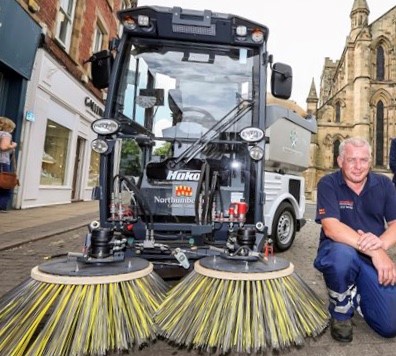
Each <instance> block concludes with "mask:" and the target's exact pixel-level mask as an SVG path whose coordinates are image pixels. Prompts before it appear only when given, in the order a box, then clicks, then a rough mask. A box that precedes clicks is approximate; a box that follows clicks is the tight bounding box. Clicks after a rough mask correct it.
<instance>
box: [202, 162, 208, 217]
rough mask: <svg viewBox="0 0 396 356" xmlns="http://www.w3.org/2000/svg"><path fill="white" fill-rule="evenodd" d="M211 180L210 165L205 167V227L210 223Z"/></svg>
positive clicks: (203, 211)
mask: <svg viewBox="0 0 396 356" xmlns="http://www.w3.org/2000/svg"><path fill="white" fill-rule="evenodd" d="M209 178H210V167H209V164H208V165H206V167H205V196H204V202H203V204H202V223H203V225H206V224H207V223H208V214H207V211H208V208H209V192H210V188H209V184H210V181H209Z"/></svg>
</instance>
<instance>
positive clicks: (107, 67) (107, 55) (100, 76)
mask: <svg viewBox="0 0 396 356" xmlns="http://www.w3.org/2000/svg"><path fill="white" fill-rule="evenodd" d="M88 62H91V76H92V83H93V85H94V86H95V87H96V88H98V89H104V88H107V87H108V86H109V82H110V74H111V67H112V65H113V56H112V54H111V52H110V51H109V50H103V51H100V52H97V53H94V54H93V55H92V56H91V58H90V59H89V60H88Z"/></svg>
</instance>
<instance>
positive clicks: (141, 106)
mask: <svg viewBox="0 0 396 356" xmlns="http://www.w3.org/2000/svg"><path fill="white" fill-rule="evenodd" d="M118 17H119V19H120V21H121V23H122V25H123V34H122V37H121V38H120V39H119V40H117V41H111V44H112V45H111V49H110V50H109V51H103V52H100V53H95V54H94V55H93V56H92V57H91V58H90V61H91V66H92V80H93V82H94V84H95V85H96V86H97V87H98V88H101V89H104V88H106V89H107V91H106V93H107V98H106V106H105V110H104V115H103V117H101V118H99V119H98V120H96V121H94V122H93V123H92V129H93V130H94V131H95V132H96V133H97V138H96V139H95V140H94V141H93V142H92V148H93V150H94V151H96V152H97V153H96V154H97V155H98V156H97V157H100V172H99V173H100V174H99V184H98V186H97V188H96V189H94V196H95V198H96V199H98V200H99V219H98V220H97V221H93V222H92V223H91V224H90V225H89V231H88V233H87V234H86V237H85V239H84V246H83V249H82V251H80V252H69V253H68V254H67V255H65V256H64V257H59V258H54V259H50V260H48V261H45V262H43V263H42V264H40V265H38V266H36V267H34V268H33V269H32V270H31V274H30V278H29V279H28V280H26V281H25V282H24V283H22V284H21V285H19V286H17V287H16V288H15V289H13V290H11V291H10V292H8V293H7V294H6V295H5V296H4V297H2V298H1V299H0V325H1V326H2V327H1V328H0V354H1V355H59V356H68V355H106V354H108V352H110V351H115V352H116V353H120V352H121V350H134V349H135V348H141V347H143V346H145V345H149V344H150V343H151V341H153V340H155V339H156V338H157V337H158V336H161V337H163V338H165V339H166V340H168V341H170V342H172V344H173V345H178V347H179V346H186V347H188V348H196V349H200V350H203V351H209V352H211V354H213V352H216V354H227V353H229V352H230V351H236V352H243V353H244V354H250V353H259V352H260V353H261V352H266V351H267V350H272V349H276V350H279V349H288V348H289V347H290V346H293V345H302V344H303V342H304V339H305V338H306V337H316V336H317V335H319V334H320V333H322V332H323V330H324V329H325V328H326V326H327V325H328V321H329V315H328V312H327V310H326V307H325V304H324V303H323V301H322V300H321V299H320V298H319V297H318V296H317V295H316V294H315V292H314V291H313V290H312V289H311V288H310V287H309V286H308V285H307V284H306V283H304V281H303V280H302V279H301V278H300V277H299V276H298V275H297V274H296V273H295V272H294V265H293V264H292V263H291V262H289V261H287V260H286V259H284V258H282V257H280V256H279V255H280V254H276V255H273V254H272V252H273V249H274V250H276V249H277V250H280V251H283V250H287V249H288V248H289V247H290V246H291V245H292V243H293V239H294V237H295V233H296V231H297V230H298V229H299V228H301V226H302V225H303V214H304V207H305V200H304V180H303V178H302V177H301V176H300V173H301V171H302V170H303V169H305V168H306V167H307V166H308V157H309V145H310V138H311V134H312V133H315V132H316V123H315V120H313V119H311V118H303V117H301V116H299V115H297V114H296V113H295V112H294V111H292V110H290V109H287V108H285V107H283V106H279V105H269V103H268V100H267V94H266V92H267V76H268V74H267V73H268V72H269V70H271V78H270V84H271V85H270V88H271V92H272V95H273V96H274V97H276V98H280V99H287V98H289V96H290V94H291V86H292V70H291V68H290V66H288V65H285V64H282V63H273V61H272V56H270V55H269V54H268V52H267V47H266V46H267V39H268V29H267V28H266V27H265V26H263V25H260V24H257V23H254V22H252V21H249V20H247V19H244V18H241V17H239V16H234V15H228V14H220V13H214V12H211V11H202V12H201V11H192V10H182V9H180V8H176V7H174V8H163V7H141V8H133V9H128V10H123V11H120V12H119V13H118ZM93 154H94V153H93ZM94 158H95V156H94ZM192 261H193V263H191V262H192ZM165 277H166V278H165ZM180 277H183V278H180ZM165 279H167V280H166V281H165ZM168 281H169V282H170V283H168ZM172 283H176V285H174V284H172ZM172 285H173V287H172Z"/></svg>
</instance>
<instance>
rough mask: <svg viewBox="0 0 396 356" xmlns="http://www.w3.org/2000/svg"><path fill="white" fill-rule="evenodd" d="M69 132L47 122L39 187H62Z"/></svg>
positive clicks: (52, 122) (51, 122) (64, 176)
mask: <svg viewBox="0 0 396 356" xmlns="http://www.w3.org/2000/svg"><path fill="white" fill-rule="evenodd" d="M69 137H70V130H68V129H67V128H65V127H63V126H61V125H59V124H57V123H56V122H54V121H51V120H48V122H47V130H46V133H45V142H44V152H43V158H42V165H41V178H40V184H41V185H64V184H65V178H66V158H67V149H68V146H69Z"/></svg>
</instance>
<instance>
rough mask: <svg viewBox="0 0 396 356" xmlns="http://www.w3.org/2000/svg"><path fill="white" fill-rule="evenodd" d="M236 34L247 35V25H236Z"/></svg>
mask: <svg viewBox="0 0 396 356" xmlns="http://www.w3.org/2000/svg"><path fill="white" fill-rule="evenodd" d="M236 34H237V35H238V36H241V37H245V36H246V35H247V27H246V26H238V27H237V28H236Z"/></svg>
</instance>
